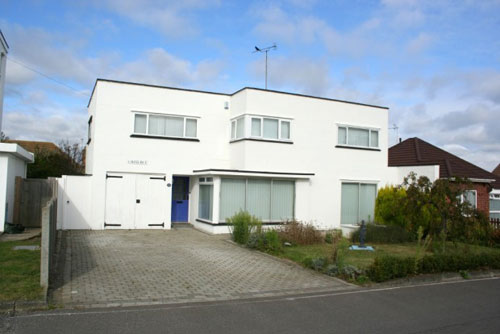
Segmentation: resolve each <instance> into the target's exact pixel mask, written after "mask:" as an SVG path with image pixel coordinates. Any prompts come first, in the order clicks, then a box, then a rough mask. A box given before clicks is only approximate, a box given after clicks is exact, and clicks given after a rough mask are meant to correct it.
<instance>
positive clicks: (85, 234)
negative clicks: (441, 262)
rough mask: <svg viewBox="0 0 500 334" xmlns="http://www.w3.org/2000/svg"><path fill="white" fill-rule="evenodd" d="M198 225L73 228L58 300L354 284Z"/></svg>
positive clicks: (134, 301)
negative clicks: (238, 243) (162, 228)
mask: <svg viewBox="0 0 500 334" xmlns="http://www.w3.org/2000/svg"><path fill="white" fill-rule="evenodd" d="M226 238H227V237H221V236H210V235H207V234H204V233H201V232H199V231H196V230H194V229H191V228H179V229H173V230H169V231H159V230H141V231H140V230H133V231H119V230H113V231H109V230H108V231H66V232H63V233H62V239H61V241H62V244H61V250H60V252H59V253H60V257H59V258H58V268H59V269H58V275H57V277H56V281H55V286H54V289H53V291H52V292H51V300H52V302H53V303H55V304H56V305H60V306H64V307H99V306H107V307H109V306H132V305H143V304H168V303H185V302H201V301H216V300H231V299H242V298H255V297H272V296H282V295H289V294H290V295H291V294H301V293H312V292H318V291H339V290H347V289H354V287H353V286H351V285H348V284H346V283H344V282H342V281H340V280H337V279H335V278H331V277H328V276H326V275H322V274H318V273H315V272H313V271H311V270H307V269H304V268H301V267H299V266H297V265H294V264H289V263H286V262H284V261H281V260H278V259H274V258H272V257H270V256H267V255H265V254H261V253H259V252H256V251H251V250H248V249H245V248H242V247H239V246H236V245H233V244H231V243H229V242H228V241H227V240H224V239H226Z"/></svg>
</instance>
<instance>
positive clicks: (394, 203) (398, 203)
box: [375, 186, 407, 228]
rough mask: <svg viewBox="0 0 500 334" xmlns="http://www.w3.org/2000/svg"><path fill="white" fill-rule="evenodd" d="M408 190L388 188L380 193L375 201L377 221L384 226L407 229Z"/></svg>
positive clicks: (382, 189)
mask: <svg viewBox="0 0 500 334" xmlns="http://www.w3.org/2000/svg"><path fill="white" fill-rule="evenodd" d="M405 199H406V190H405V189H404V188H401V187H394V186H386V187H383V188H381V189H380V190H379V191H378V194H377V198H376V200H375V221H376V222H378V223H380V224H384V225H395V226H400V227H403V228H406V227H407V223H406V219H405V213H404V205H403V202H404V200H405Z"/></svg>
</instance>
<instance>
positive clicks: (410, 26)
mask: <svg viewBox="0 0 500 334" xmlns="http://www.w3.org/2000/svg"><path fill="white" fill-rule="evenodd" d="M0 29H1V30H2V31H3V34H4V35H5V37H6V39H7V42H8V43H9V46H10V50H9V54H8V60H7V76H6V87H5V88H6V89H5V100H4V115H3V125H2V127H3V129H2V131H3V132H4V133H6V134H7V135H8V136H9V137H10V138H13V139H27V140H43V141H53V142H55V143H58V142H60V141H61V140H69V141H71V142H78V143H81V142H84V141H86V133H87V119H88V116H87V110H86V107H87V102H88V99H89V96H90V94H91V91H92V88H93V85H94V83H95V80H96V78H107V79H115V80H125V81H133V82H142V83H149V84H158V85H165V86H173V87H181V88H192V89H201V90H208V91H216V92H223V93H232V92H235V91H237V90H238V89H240V88H242V87H245V86H251V87H262V88H263V87H264V55H263V54H259V53H253V52H252V51H253V50H254V46H259V47H261V48H262V47H266V46H270V45H272V44H273V43H276V44H277V49H276V50H272V51H270V53H269V62H268V66H269V70H268V76H269V79H268V80H269V83H268V88H269V89H274V90H282V91H287V92H294V93H304V94H310V95H317V96H323V97H329V98H335V99H343V100H349V101H355V102H361V103H368V104H376V105H382V106H387V107H389V108H390V110H389V127H391V128H393V127H394V125H395V126H397V128H398V129H397V130H396V129H391V130H390V131H389V141H390V144H395V143H396V142H397V137H398V136H399V137H401V138H402V139H403V140H404V139H406V138H410V137H415V136H416V137H419V138H421V139H423V140H425V141H428V142H430V143H432V144H434V145H437V146H439V147H441V148H443V149H445V150H448V151H449V152H451V153H454V154H456V155H458V156H460V157H462V158H464V159H466V160H468V161H470V162H472V163H475V164H477V165H478V166H480V167H482V168H484V169H486V170H489V171H491V170H492V169H493V168H494V167H495V166H497V164H498V163H500V38H498V36H500V35H499V34H500V0H481V1H472V0H464V1H452V0H431V1H428V0H420V1H418V0H382V1H374V0H373V1H371V0H370V1H358V0H351V1H348V0H345V1H335V0H330V1H319V0H318V1H315V0H282V1H222V0H183V1H170V0H72V1H65V0H60V1H42V0H15V1H11V0H1V2H0Z"/></svg>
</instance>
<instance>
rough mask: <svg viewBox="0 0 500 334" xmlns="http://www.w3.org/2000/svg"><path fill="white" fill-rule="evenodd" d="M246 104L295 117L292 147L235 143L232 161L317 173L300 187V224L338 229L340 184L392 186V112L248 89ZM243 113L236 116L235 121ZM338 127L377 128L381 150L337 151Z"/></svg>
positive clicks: (251, 108) (259, 110) (264, 111)
mask: <svg viewBox="0 0 500 334" xmlns="http://www.w3.org/2000/svg"><path fill="white" fill-rule="evenodd" d="M239 94H240V93H238V94H236V95H239ZM245 101H246V113H248V114H259V115H268V116H276V117H280V116H281V117H289V118H292V123H291V140H292V141H293V145H290V144H282V143H269V142H258V141H239V142H235V143H231V144H230V146H231V154H232V156H231V158H233V155H234V156H236V159H231V162H232V167H233V168H242V169H247V170H256V171H281V172H295V173H300V172H306V173H314V174H315V175H314V176H312V177H311V179H310V180H309V181H308V182H307V183H305V182H304V181H300V182H297V190H296V197H297V199H296V216H297V218H298V219H300V220H304V221H308V222H311V223H313V224H315V225H316V226H318V227H320V228H323V229H330V228H339V227H340V199H341V184H342V181H359V182H370V183H375V184H377V187H382V186H384V185H386V184H388V183H392V182H394V179H395V172H394V171H393V170H391V169H389V168H388V167H387V154H388V130H387V125H388V110H386V109H382V108H376V107H369V106H360V105H356V104H350V103H343V102H336V101H330V100H323V99H314V98H306V97H301V96H294V95H290V94H279V93H272V92H265V91H259V90H251V89H250V90H246V100H245ZM239 113H240V111H239V110H238V111H236V112H233V111H232V116H233V117H234V116H237V115H238V114H239ZM337 124H347V125H352V126H359V127H370V128H376V129H379V148H380V151H372V150H360V149H352V148H348V149H347V148H337V147H335V146H336V145H337V138H338V135H337ZM303 182H304V183H303ZM305 184H308V186H309V190H307V188H308V187H306V186H305Z"/></svg>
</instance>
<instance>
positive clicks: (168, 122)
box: [134, 113, 198, 138]
mask: <svg viewBox="0 0 500 334" xmlns="http://www.w3.org/2000/svg"><path fill="white" fill-rule="evenodd" d="M197 125H198V121H197V119H196V118H189V117H183V116H166V115H158V114H142V113H141V114H139V113H136V114H135V115H134V134H143V135H151V136H160V137H179V138H196V137H197Z"/></svg>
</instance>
